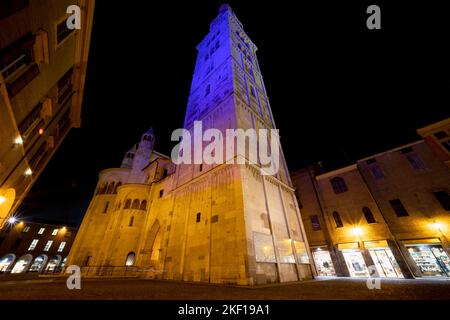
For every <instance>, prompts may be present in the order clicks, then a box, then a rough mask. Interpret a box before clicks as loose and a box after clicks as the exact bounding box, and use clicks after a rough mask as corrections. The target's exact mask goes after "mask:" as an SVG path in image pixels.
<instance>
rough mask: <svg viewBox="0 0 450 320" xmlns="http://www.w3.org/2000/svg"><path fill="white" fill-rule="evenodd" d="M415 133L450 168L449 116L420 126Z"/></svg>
mask: <svg viewBox="0 0 450 320" xmlns="http://www.w3.org/2000/svg"><path fill="white" fill-rule="evenodd" d="M417 133H418V134H419V135H420V136H421V137H422V138H423V139H424V140H425V141H426V142H427V143H428V145H429V146H430V147H431V148H432V149H433V151H434V152H435V153H436V155H437V156H438V157H439V158H440V159H441V160H442V161H444V162H445V163H446V164H447V166H448V167H449V168H450V118H447V119H445V120H442V121H439V122H436V123H433V124H430V125H428V126H426V127H423V128H420V129H418V130H417Z"/></svg>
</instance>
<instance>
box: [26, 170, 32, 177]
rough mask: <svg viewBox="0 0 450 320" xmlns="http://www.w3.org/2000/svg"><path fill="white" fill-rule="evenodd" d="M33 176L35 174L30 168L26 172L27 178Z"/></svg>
mask: <svg viewBox="0 0 450 320" xmlns="http://www.w3.org/2000/svg"><path fill="white" fill-rule="evenodd" d="M32 174H33V171H31V169H30V168H28V169H27V170H26V171H25V175H26V176H31V175H32Z"/></svg>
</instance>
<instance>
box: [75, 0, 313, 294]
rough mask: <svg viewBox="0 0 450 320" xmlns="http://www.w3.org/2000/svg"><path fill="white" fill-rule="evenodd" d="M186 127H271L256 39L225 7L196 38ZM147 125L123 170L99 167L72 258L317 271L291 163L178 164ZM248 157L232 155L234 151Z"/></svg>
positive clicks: (219, 275)
mask: <svg viewBox="0 0 450 320" xmlns="http://www.w3.org/2000/svg"><path fill="white" fill-rule="evenodd" d="M197 49H198V56H197V63H196V66H195V71H194V75H193V80H192V86H191V91H190V96H189V99H188V106H187V112H186V117H185V123H184V128H185V129H187V130H189V131H190V132H192V131H193V128H194V121H195V120H197V121H202V123H203V128H204V129H208V128H217V129H219V130H221V132H222V133H223V134H224V136H225V129H229V128H232V129H233V128H242V129H249V128H252V129H258V128H267V129H270V128H275V123H274V120H273V117H272V113H271V108H270V104H269V100H268V97H267V92H266V90H265V87H264V83H263V80H262V76H261V72H260V69H259V65H258V61H257V57H256V50H257V48H256V46H255V45H254V44H253V43H252V42H251V40H250V39H249V37H248V36H247V34H246V33H245V32H244V30H243V27H242V24H241V23H240V22H239V20H238V19H237V18H236V16H235V14H234V13H233V11H232V10H231V8H230V7H229V6H228V5H223V6H221V8H220V10H219V15H218V16H217V18H216V19H215V20H214V21H213V22H212V23H211V25H210V32H209V34H208V35H207V36H206V37H205V38H204V39H203V41H202V42H201V43H200V44H199V45H198V46H197ZM154 140H155V138H154V135H153V132H151V131H149V132H146V133H145V134H144V135H143V136H142V139H141V141H140V143H139V144H138V145H135V146H134V147H133V148H132V149H131V150H129V151H128V152H127V153H126V155H125V158H124V160H123V163H122V166H121V168H116V169H107V170H104V171H102V172H101V173H100V175H99V182H98V186H97V189H96V192H95V195H94V197H93V199H92V201H91V203H90V205H89V208H88V210H87V212H86V214H85V217H84V219H83V222H82V225H81V227H80V231H79V233H78V235H77V238H76V240H75V243H74V246H73V248H72V250H71V252H70V255H69V259H68V262H69V264H75V265H80V266H83V269H82V271H83V273H84V274H85V275H91V274H92V275H100V276H101V275H111V274H114V270H120V271H119V272H122V271H123V268H124V267H128V268H129V270H130V271H136V272H137V271H139V274H140V275H144V276H148V277H159V278H162V279H174V280H186V281H201V282H210V283H233V284H240V285H255V284H262V283H269V282H286V281H298V280H301V279H311V278H312V276H313V272H314V270H313V269H312V266H311V264H310V253H309V246H308V243H307V240H306V238H305V235H304V230H303V226H302V224H301V219H300V211H299V208H298V204H297V200H296V197H295V194H294V189H293V187H292V183H291V180H290V176H289V173H288V170H287V166H286V163H285V160H284V157H283V155H282V152H280V155H281V161H280V170H279V172H278V173H277V174H276V175H272V176H269V175H262V174H261V171H260V164H259V163H250V162H249V161H247V163H246V164H214V165H209V164H206V163H201V164H195V165H194V164H180V165H178V166H175V165H174V164H173V162H172V161H171V159H170V158H168V157H166V156H164V155H161V154H159V153H156V152H154V151H153V145H154ZM238 157H241V158H242V157H245V155H244V154H242V153H238V154H237V156H236V158H238Z"/></svg>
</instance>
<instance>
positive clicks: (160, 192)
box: [159, 189, 164, 198]
mask: <svg viewBox="0 0 450 320" xmlns="http://www.w3.org/2000/svg"><path fill="white" fill-rule="evenodd" d="M163 195H164V189H161V190H159V197H160V198H162V196H163Z"/></svg>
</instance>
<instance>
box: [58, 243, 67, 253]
mask: <svg viewBox="0 0 450 320" xmlns="http://www.w3.org/2000/svg"><path fill="white" fill-rule="evenodd" d="M65 246H66V242H65V241H63V242H61V243H60V244H59V247H58V252H63V250H64V247H65Z"/></svg>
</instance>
